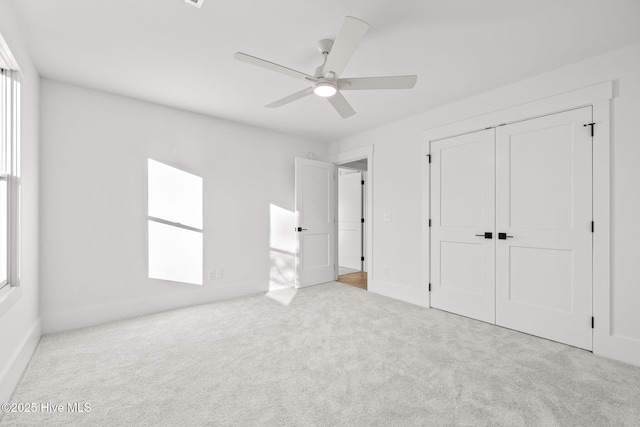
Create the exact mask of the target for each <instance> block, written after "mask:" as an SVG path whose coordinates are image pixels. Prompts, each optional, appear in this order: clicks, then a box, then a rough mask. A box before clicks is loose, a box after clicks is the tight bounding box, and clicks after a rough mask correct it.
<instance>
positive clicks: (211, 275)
mask: <svg viewBox="0 0 640 427" xmlns="http://www.w3.org/2000/svg"><path fill="white" fill-rule="evenodd" d="M207 278H208V279H209V280H216V271H215V270H209V273H208V274H207Z"/></svg>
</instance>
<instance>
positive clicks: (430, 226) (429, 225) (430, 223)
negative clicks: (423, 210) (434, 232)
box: [429, 218, 431, 227]
mask: <svg viewBox="0 0 640 427" xmlns="http://www.w3.org/2000/svg"><path fill="white" fill-rule="evenodd" d="M429 227H431V218H429Z"/></svg>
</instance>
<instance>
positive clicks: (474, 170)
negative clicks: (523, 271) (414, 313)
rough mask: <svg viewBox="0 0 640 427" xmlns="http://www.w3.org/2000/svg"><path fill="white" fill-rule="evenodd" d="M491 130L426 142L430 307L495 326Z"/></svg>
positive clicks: (493, 148) (492, 142)
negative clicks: (489, 235)
mask: <svg viewBox="0 0 640 427" xmlns="http://www.w3.org/2000/svg"><path fill="white" fill-rule="evenodd" d="M494 157H495V133H494V130H493V129H490V130H485V131H481V132H476V133H473V134H468V135H463V136H458V137H453V138H448V139H446V140H442V141H438V142H434V143H432V144H431V189H430V191H431V194H430V196H431V214H430V216H431V305H432V306H433V307H436V308H439V309H442V310H446V311H450V312H453V313H457V314H461V315H464V316H468V317H471V318H474V319H478V320H482V321H485V322H491V323H494V322H495V244H494V239H486V238H485V237H484V236H485V233H486V232H489V233H492V235H493V232H494V223H495V197H494V194H495V179H494V169H495V164H494Z"/></svg>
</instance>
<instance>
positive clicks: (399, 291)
mask: <svg viewBox="0 0 640 427" xmlns="http://www.w3.org/2000/svg"><path fill="white" fill-rule="evenodd" d="M367 288H368V290H369V291H370V292H373V293H375V294H379V295H383V296H385V297H389V298H393V299H397V300H400V301H404V302H407V303H409V304H413V305H418V306H421V307H429V296H428V294H427V293H426V292H425V291H424V289H422V288H420V289H419V288H410V287H407V286H402V285H398V284H397V283H392V282H385V281H383V280H371V279H369V280H368V282H367Z"/></svg>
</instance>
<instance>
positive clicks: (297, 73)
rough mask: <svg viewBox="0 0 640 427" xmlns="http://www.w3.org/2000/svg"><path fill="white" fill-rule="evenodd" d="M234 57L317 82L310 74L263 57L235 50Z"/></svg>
mask: <svg viewBox="0 0 640 427" xmlns="http://www.w3.org/2000/svg"><path fill="white" fill-rule="evenodd" d="M233 57H234V59H237V60H238V61H242V62H246V63H249V64H253V65H257V66H258V67H262V68H266V69H267V70H271V71H275V72H277V73H281V74H285V75H287V76H290V77H294V78H296V79H300V80H309V81H312V82H317V81H318V79H316V78H315V77H313V76H310V75H308V74H305V73H301V72H300V71H296V70H292V69H291V68H287V67H283V66H282V65H278V64H276V63H273V62H269V61H266V60H264V59H260V58H257V57H255V56H251V55H247V54H246V53H242V52H236V53H235V54H234V55H233Z"/></svg>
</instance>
